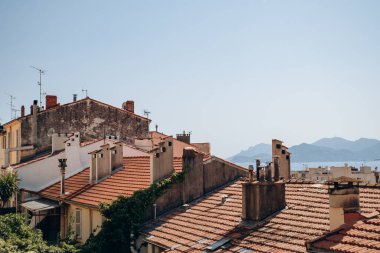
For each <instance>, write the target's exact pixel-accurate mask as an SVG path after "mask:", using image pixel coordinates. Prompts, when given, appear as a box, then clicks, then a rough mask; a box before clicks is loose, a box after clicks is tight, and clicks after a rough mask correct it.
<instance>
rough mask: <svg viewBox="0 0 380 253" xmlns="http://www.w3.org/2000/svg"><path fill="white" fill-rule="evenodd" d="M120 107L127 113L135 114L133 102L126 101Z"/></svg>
mask: <svg viewBox="0 0 380 253" xmlns="http://www.w3.org/2000/svg"><path fill="white" fill-rule="evenodd" d="M122 107H123V109H124V110H126V111H128V112H131V113H135V102H134V101H132V100H128V101H126V102H124V103H123V105H122Z"/></svg>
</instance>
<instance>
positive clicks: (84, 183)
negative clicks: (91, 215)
mask: <svg viewBox="0 0 380 253" xmlns="http://www.w3.org/2000/svg"><path fill="white" fill-rule="evenodd" d="M123 160H124V166H123V169H121V170H119V171H117V172H115V173H114V174H112V175H111V176H109V177H108V178H106V179H104V180H103V181H100V182H99V183H97V184H93V185H91V184H89V171H90V169H89V168H87V169H85V170H83V171H81V172H79V173H77V174H75V175H74V176H72V177H70V178H67V179H66V181H65V187H66V192H67V193H68V194H66V195H65V197H64V198H62V197H61V196H60V194H59V192H60V182H57V183H55V184H53V185H52V186H49V187H47V188H45V189H43V190H42V191H40V192H39V194H40V195H42V196H45V197H48V198H49V197H50V198H58V199H66V200H68V201H74V202H77V203H80V204H85V205H92V206H98V205H99V204H100V203H102V202H106V203H110V202H112V201H113V200H116V199H117V198H118V197H119V196H120V195H124V196H131V195H132V194H133V193H134V192H135V191H136V190H140V189H144V188H147V187H149V185H150V157H149V156H146V157H144V156H143V157H141V156H140V157H124V159H123Z"/></svg>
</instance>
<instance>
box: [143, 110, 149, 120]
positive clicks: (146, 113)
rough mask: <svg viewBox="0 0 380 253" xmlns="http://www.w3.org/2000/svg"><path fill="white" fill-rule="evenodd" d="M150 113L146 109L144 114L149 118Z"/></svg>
mask: <svg viewBox="0 0 380 253" xmlns="http://www.w3.org/2000/svg"><path fill="white" fill-rule="evenodd" d="M149 114H150V111H147V110H144V115H145V116H146V118H147V119H149Z"/></svg>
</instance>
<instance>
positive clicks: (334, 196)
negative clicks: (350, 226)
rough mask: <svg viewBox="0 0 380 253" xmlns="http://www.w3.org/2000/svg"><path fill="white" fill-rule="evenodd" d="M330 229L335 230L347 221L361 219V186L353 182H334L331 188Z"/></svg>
mask: <svg viewBox="0 0 380 253" xmlns="http://www.w3.org/2000/svg"><path fill="white" fill-rule="evenodd" d="M329 202H330V230H335V229H337V228H339V227H340V226H342V225H344V224H346V223H347V222H354V221H357V220H361V219H363V218H364V217H363V216H362V215H361V214H360V204H359V188H358V187H354V186H353V183H352V182H349V183H347V184H345V185H341V184H339V183H338V182H334V185H333V187H330V188H329Z"/></svg>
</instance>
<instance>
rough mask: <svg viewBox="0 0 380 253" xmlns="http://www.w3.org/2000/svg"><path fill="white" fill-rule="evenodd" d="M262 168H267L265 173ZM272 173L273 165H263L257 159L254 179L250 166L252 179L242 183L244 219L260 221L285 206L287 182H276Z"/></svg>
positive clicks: (246, 220)
mask: <svg viewBox="0 0 380 253" xmlns="http://www.w3.org/2000/svg"><path fill="white" fill-rule="evenodd" d="M261 170H265V171H263V172H264V173H261V172H262V171H261ZM271 173H272V172H271V165H267V166H264V167H262V166H260V161H257V162H256V181H254V180H253V167H251V168H250V170H249V178H250V180H249V181H248V182H244V183H242V219H243V221H245V222H259V221H261V220H263V219H265V218H267V217H268V216H270V215H272V214H274V213H276V212H278V211H280V210H282V209H283V208H285V206H286V202H285V183H284V182H282V181H278V182H274V181H273V180H272V179H271V177H270V176H269V175H271Z"/></svg>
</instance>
